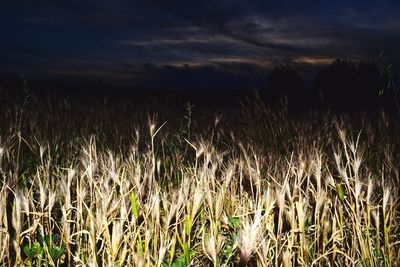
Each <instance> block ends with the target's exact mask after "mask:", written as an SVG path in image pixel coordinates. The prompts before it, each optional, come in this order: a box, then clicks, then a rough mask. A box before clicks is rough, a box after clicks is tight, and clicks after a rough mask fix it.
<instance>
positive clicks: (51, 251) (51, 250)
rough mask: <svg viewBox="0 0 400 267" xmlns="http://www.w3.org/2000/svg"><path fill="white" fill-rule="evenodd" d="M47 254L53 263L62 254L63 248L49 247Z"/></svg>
mask: <svg viewBox="0 0 400 267" xmlns="http://www.w3.org/2000/svg"><path fill="white" fill-rule="evenodd" d="M49 254H50V256H51V258H52V259H53V261H54V262H57V261H58V259H59V258H61V256H62V255H63V254H64V248H63V247H60V248H56V247H49Z"/></svg>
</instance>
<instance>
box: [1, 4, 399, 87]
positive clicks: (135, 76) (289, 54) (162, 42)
mask: <svg viewBox="0 0 400 267" xmlns="http://www.w3.org/2000/svg"><path fill="white" fill-rule="evenodd" d="M399 16H400V1H378V0H363V1H345V0H338V1H321V0H318V1H317V0H315V1H314V0H299V1H286V0H283V1H267V0H256V1H245V0H243V1H239V0H214V1H206V0H180V1H175V0H168V1H165V0H160V1H155V0H148V1H127V0H126V1H125V0H115V1H101V0H96V1H94V0H85V1H82V0H80V1H75V0H70V1H64V0H63V1H58V0H51V1H49V0H42V1H28V0H25V1H22V0H15V1H3V3H1V4H0V29H1V42H0V75H13V74H20V73H23V74H25V75H27V76H28V77H31V78H35V79H53V80H68V81H98V80H99V79H101V80H102V81H103V82H105V83H113V84H123V85H132V86H137V87H140V86H141V87H157V88H164V87H165V88H175V87H181V88H206V87H207V88H214V87H215V88H225V87H226V88H235V87H238V88H239V87H240V88H245V87H248V88H254V87H259V86H262V85H263V84H264V83H265V80H266V79H267V77H268V71H269V70H271V69H272V68H273V67H274V66H276V65H277V64H280V63H290V64H292V66H294V67H295V69H296V70H297V71H299V72H300V74H301V75H302V76H303V77H304V78H305V79H307V78H309V77H311V76H312V74H313V73H315V70H316V69H318V68H319V67H321V66H322V65H326V64H328V63H330V62H331V61H332V60H333V59H335V58H338V57H340V58H346V59H355V60H359V59H371V60H374V59H376V58H377V57H378V55H379V51H380V50H383V51H384V52H385V55H386V56H387V57H388V58H390V60H392V61H393V62H400V49H399V47H400V19H399Z"/></svg>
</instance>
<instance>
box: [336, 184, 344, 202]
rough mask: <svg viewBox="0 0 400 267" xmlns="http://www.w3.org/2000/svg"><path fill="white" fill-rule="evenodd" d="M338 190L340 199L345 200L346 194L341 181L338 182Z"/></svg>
mask: <svg viewBox="0 0 400 267" xmlns="http://www.w3.org/2000/svg"><path fill="white" fill-rule="evenodd" d="M336 191H337V194H338V196H339V199H340V201H344V199H345V198H346V195H345V192H344V188H343V184H341V183H339V184H337V185H336Z"/></svg>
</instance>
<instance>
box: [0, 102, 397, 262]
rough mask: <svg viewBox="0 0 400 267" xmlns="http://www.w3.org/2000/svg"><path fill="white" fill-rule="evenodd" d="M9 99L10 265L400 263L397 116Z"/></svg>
mask: <svg viewBox="0 0 400 267" xmlns="http://www.w3.org/2000/svg"><path fill="white" fill-rule="evenodd" d="M3 102H4V103H3V104H2V105H1V107H0V176H1V179H0V265H1V266H15V265H18V266H19V265H24V266H97V265H99V266H174V267H177V266H311V265H317V266H336V265H339V266H399V264H400V229H399V227H400V202H399V201H400V199H399V185H400V177H399V171H400V134H399V132H400V131H399V130H400V123H399V119H398V117H392V116H389V115H387V114H386V113H384V112H377V113H373V114H363V113H355V112H353V113H352V114H334V113H331V112H329V111H327V110H325V111H319V112H307V113H303V114H302V115H297V116H290V115H288V111H287V106H286V105H285V104H282V105H281V106H279V107H276V108H267V107H265V106H264V105H263V104H262V102H261V101H259V100H257V99H251V100H248V101H243V103H242V105H240V106H239V105H238V106H237V107H232V108H230V109H220V110H218V109H215V110H213V111H211V110H204V109H202V108H201V107H197V106H193V105H191V104H187V105H186V106H182V107H180V108H172V107H171V108H169V107H168V105H163V106H156V107H155V106H149V107H146V106H137V105H133V104H130V103H129V102H128V101H126V102H119V103H115V102H112V101H98V100H96V101H92V102H91V101H87V102H85V103H83V102H81V103H79V100H76V99H68V98H67V97H66V98H62V99H61V98H59V99H55V98H41V99H37V98H35V97H29V98H25V100H23V101H20V102H9V101H8V100H7V101H6V100H4V101H3Z"/></svg>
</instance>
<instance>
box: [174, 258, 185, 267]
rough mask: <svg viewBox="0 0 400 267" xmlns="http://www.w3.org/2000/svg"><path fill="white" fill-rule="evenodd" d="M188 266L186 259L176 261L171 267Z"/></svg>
mask: <svg viewBox="0 0 400 267" xmlns="http://www.w3.org/2000/svg"><path fill="white" fill-rule="evenodd" d="M186 266H187V264H186V260H185V258H180V259H177V260H174V261H173V262H172V264H171V267H186Z"/></svg>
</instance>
